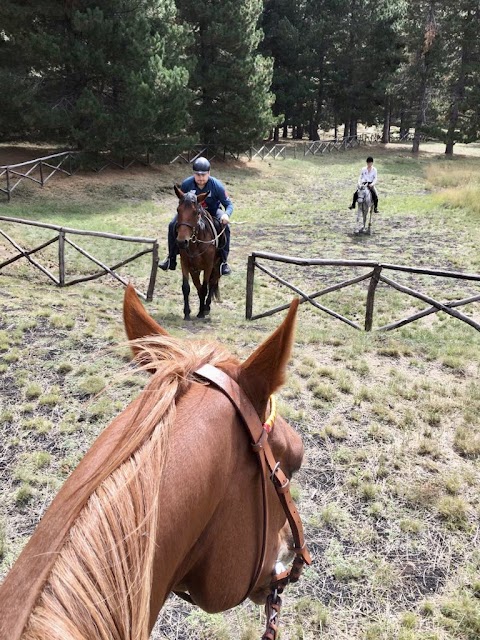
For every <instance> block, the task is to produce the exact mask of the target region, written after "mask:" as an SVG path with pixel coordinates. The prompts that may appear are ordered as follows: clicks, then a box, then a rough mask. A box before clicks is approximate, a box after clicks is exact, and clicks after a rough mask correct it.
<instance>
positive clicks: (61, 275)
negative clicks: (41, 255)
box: [58, 230, 65, 287]
mask: <svg viewBox="0 0 480 640" xmlns="http://www.w3.org/2000/svg"><path fill="white" fill-rule="evenodd" d="M58 280H59V285H60V286H61V287H64V286H65V231H63V230H60V233H59V234H58Z"/></svg>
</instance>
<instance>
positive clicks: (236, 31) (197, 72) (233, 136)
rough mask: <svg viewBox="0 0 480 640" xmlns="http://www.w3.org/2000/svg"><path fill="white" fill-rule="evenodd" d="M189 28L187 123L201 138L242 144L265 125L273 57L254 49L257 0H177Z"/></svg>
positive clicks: (267, 125)
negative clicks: (189, 111) (189, 115)
mask: <svg viewBox="0 0 480 640" xmlns="http://www.w3.org/2000/svg"><path fill="white" fill-rule="evenodd" d="M177 4H178V6H179V7H180V9H181V14H182V17H183V19H184V20H185V22H188V23H189V24H190V25H191V27H192V31H193V33H194V38H195V40H194V44H193V46H192V48H191V55H192V66H193V68H192V73H191V81H190V88H191V89H192V91H193V92H194V95H195V104H194V108H193V110H192V125H191V128H192V130H193V131H194V132H196V133H198V135H199V136H200V139H201V141H202V142H204V143H214V144H216V145H225V146H227V147H229V148H230V149H236V148H237V147H238V146H239V147H241V148H244V147H245V146H248V145H250V144H252V143H253V142H256V141H257V140H259V139H261V138H262V137H263V136H264V135H265V134H266V133H267V132H268V130H269V129H270V128H271V126H272V124H273V122H274V118H273V115H272V109H271V106H272V103H273V95H272V94H271V93H270V90H269V89H270V85H271V80H272V73H273V61H272V60H271V59H269V58H266V57H264V56H262V55H260V54H259V53H258V47H259V43H260V40H261V38H262V32H261V31H260V30H259V28H258V21H259V17H260V15H261V11H262V0H208V1H206V2H202V3H198V2H191V0H178V1H177Z"/></svg>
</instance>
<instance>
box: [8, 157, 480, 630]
mask: <svg viewBox="0 0 480 640" xmlns="http://www.w3.org/2000/svg"><path fill="white" fill-rule="evenodd" d="M370 152H372V155H374V157H375V159H376V165H377V166H378V169H379V175H380V178H381V182H380V185H379V190H380V196H381V200H380V204H381V211H382V213H381V215H380V216H379V217H378V219H377V220H376V222H375V228H374V231H375V233H374V235H373V236H372V237H370V238H362V239H361V241H359V239H358V238H355V237H353V236H352V235H351V231H352V227H353V224H352V223H353V220H352V218H351V214H350V213H349V212H348V211H347V209H346V207H347V205H348V201H349V197H350V195H351V194H350V192H351V189H352V187H353V185H354V183H355V180H356V177H357V173H358V169H359V167H360V166H361V165H362V163H363V161H364V157H363V156H364V155H365V150H361V151H360V152H352V153H351V154H343V155H340V154H339V155H336V156H329V157H328V158H326V157H325V158H319V159H311V160H307V161H297V162H295V161H290V160H289V161H286V162H276V163H275V162H272V163H270V164H268V163H261V162H258V163H252V164H249V165H244V164H242V163H234V164H229V165H227V166H224V165H221V164H218V165H216V166H215V169H216V171H215V174H216V175H218V177H220V178H222V179H223V180H224V181H225V182H226V183H227V187H228V189H229V191H230V192H231V195H232V197H233V199H234V201H235V203H236V205H237V210H236V212H235V217H234V220H236V221H237V222H244V223H245V224H243V225H237V226H235V225H234V226H233V230H232V234H233V243H232V244H233V249H232V260H231V263H232V266H233V269H234V272H233V274H232V276H230V278H229V279H227V278H225V279H224V282H222V289H223V298H224V302H223V304H222V305H216V306H214V308H213V310H212V316H211V319H210V320H209V321H207V322H205V323H200V322H192V323H185V322H184V321H183V320H182V317H181V291H180V282H179V280H180V277H179V275H177V273H167V274H165V273H163V272H159V277H158V282H157V289H156V297H155V300H154V302H153V303H152V304H151V305H149V306H148V308H149V311H150V312H151V313H152V314H153V316H154V317H155V318H156V319H157V320H158V321H159V322H160V323H161V324H163V325H164V326H165V327H166V328H167V329H168V330H169V331H171V332H172V333H174V334H175V335H179V336H184V337H185V338H188V337H190V336H192V335H195V336H198V335H202V336H207V335H208V336H211V337H212V338H216V339H219V340H220V341H222V342H224V343H225V344H226V345H227V346H228V347H229V348H230V349H231V350H232V351H233V352H235V353H236V354H237V355H239V356H240V357H244V356H247V355H248V354H249V353H250V352H251V350H252V348H254V347H255V346H256V345H257V344H258V343H259V342H260V341H261V340H262V339H263V338H264V337H265V336H266V335H267V334H268V333H269V332H270V331H271V330H272V329H273V328H274V327H275V326H276V324H277V322H278V320H279V319H278V318H275V317H273V318H266V319H264V320H258V321H254V322H247V321H246V320H245V319H244V291H245V263H246V256H247V254H248V253H249V252H250V251H251V250H252V249H257V250H271V251H275V252H278V253H287V254H290V255H304V256H311V257H332V258H334V257H348V258H355V257H358V258H361V257H362V258H369V259H379V260H383V261H388V262H396V263H413V264H418V263H421V264H424V265H426V266H436V267H446V268H448V267H455V268H460V269H464V270H465V271H475V270H477V271H478V270H480V263H479V257H478V246H479V244H480V242H479V241H480V237H479V233H480V231H479V230H478V225H477V226H475V224H474V223H473V222H472V221H470V217H469V216H471V215H473V214H472V213H471V212H470V210H469V209H468V208H465V210H464V209H462V210H458V211H457V213H456V214H455V215H454V216H453V215H445V210H444V208H443V207H442V206H441V205H440V204H438V202H437V200H436V196H435V194H433V195H432V194H431V193H430V191H429V189H431V188H432V186H433V185H434V184H436V182H435V181H437V184H438V186H443V185H442V181H444V180H445V177H444V176H443V174H442V176H440V175H439V174H437V173H436V170H435V171H433V169H431V168H429V167H431V166H432V157H433V156H432V154H431V153H428V154H427V153H425V154H421V155H420V157H419V158H418V159H413V158H411V157H410V156H409V155H408V154H407V153H405V152H403V151H402V150H401V148H399V147H393V146H392V145H390V148H389V149H386V150H385V149H380V148H378V149H374V150H373V151H372V150H369V153H370ZM433 162H434V163H436V165H435V166H437V167H438V166H444V165H443V164H441V162H442V161H441V160H440V158H434V160H433ZM461 162H462V163H463V164H462V165H461V171H463V172H465V171H467V170H469V169H468V168H469V167H470V168H471V171H476V164H475V163H476V160H475V159H472V161H471V162H472V163H473V164H472V165H470V160H467V159H462V160H461ZM458 166H460V162H459V163H458ZM424 170H426V171H427V172H428V173H427V176H428V182H427V181H426V179H425V178H424V177H423V171H424ZM447 173H448V175H449V176H450V175H451V172H450V170H449V171H448V172H447ZM183 175H184V169H183V167H157V168H152V169H148V170H139V169H134V170H132V171H129V172H120V171H111V172H110V173H103V174H93V175H86V174H85V175H82V176H79V177H77V178H73V179H66V180H60V181H58V182H56V183H55V182H53V181H52V182H51V183H50V186H49V187H48V188H45V189H44V190H43V191H39V190H33V189H32V190H26V191H25V193H24V194H22V195H20V196H19V197H18V199H17V200H15V201H13V202H12V204H11V205H10V206H8V207H7V206H5V207H3V211H4V212H5V213H8V214H9V215H12V214H13V215H19V216H20V215H21V217H25V216H26V211H28V212H29V215H31V216H32V217H35V218H37V219H42V220H45V221H51V222H55V223H57V224H67V223H68V226H73V227H76V226H78V227H83V228H99V229H100V228H101V229H105V230H115V231H119V230H123V231H124V232H125V233H129V234H138V235H144V236H159V235H160V236H163V234H164V231H165V226H166V224H167V222H168V220H169V219H170V217H171V215H172V212H173V210H174V207H175V197H174V196H173V195H172V193H171V190H170V187H171V184H172V183H173V181H174V180H179V179H180V178H181V177H182V176H183ZM449 179H450V178H449ZM451 179H452V180H453V178H451ZM458 184H460V182H458V181H457V182H455V181H453V182H452V184H451V185H450V187H452V186H453V187H455V186H456V185H458ZM450 187H449V188H450ZM462 206H464V207H467V206H468V203H467V204H465V203H464V205H462ZM462 221H463V222H462ZM462 225H463V226H462ZM11 231H12V227H9V232H11ZM14 237H17V236H15V235H14ZM19 239H21V240H22V242H24V243H25V246H31V244H30V243H32V242H34V241H35V243H36V244H39V242H40V241H41V240H42V239H40V240H39V239H38V238H35V239H33V238H31V237H30V236H29V234H28V232H26V231H25V232H24V235H22V236H21V237H20V238H19ZM0 246H1V249H0V251H2V252H4V253H7V254H8V251H9V249H8V247H7V246H6V245H0ZM98 250H99V251H104V253H103V254H100V255H103V256H104V257H105V259H106V260H107V261H108V260H109V259H116V258H117V257H118V256H116V255H115V252H117V251H118V252H119V251H121V250H122V249H121V248H120V249H119V248H116V247H115V245H111V246H109V247H108V248H107V247H100V245H99V246H98ZM45 254H46V257H45V259H52V260H53V257H52V256H51V255H49V254H48V251H47V252H45ZM2 255H3V253H2ZM75 268H78V270H79V271H82V270H87V269H88V268H89V267H88V266H87V265H86V264H80V262H78V263H77V265H76V267H75ZM275 270H276V268H275ZM279 272H280V273H281V275H282V277H287V279H291V281H292V282H294V283H295V284H296V285H297V286H299V287H300V288H303V289H305V290H307V291H316V290H319V289H321V288H322V287H323V286H326V284H331V283H332V282H337V281H341V280H342V279H346V278H347V277H351V272H350V273H347V272H346V271H342V270H337V272H335V270H333V269H330V270H320V269H314V268H310V269H306V270H303V271H302V270H300V269H299V268H297V267H292V268H290V267H287V268H285V270H283V269H282V270H279ZM123 273H124V275H128V277H130V278H132V279H133V281H134V283H135V284H137V285H138V286H139V287H140V288H145V284H146V281H147V273H148V267H147V265H146V263H143V264H142V263H139V265H137V266H135V265H131V266H130V267H129V268H127V269H125V270H124V271H123ZM402 281H405V282H406V283H407V284H409V283H410V284H412V285H415V288H420V289H421V290H424V291H425V292H428V293H430V294H431V295H437V296H439V297H440V298H445V299H454V298H455V297H466V296H467V295H469V294H472V293H471V292H472V291H474V290H475V286H474V285H473V284H461V283H456V284H455V286H452V283H451V282H450V281H449V282H441V281H440V282H433V281H432V280H431V279H428V278H426V277H425V278H424V277H419V278H416V279H413V280H411V279H409V278H408V277H405V279H404V280H402ZM0 290H1V291H2V299H1V301H0V308H1V314H0V372H1V376H0V385H1V390H2V394H1V396H0V441H1V442H2V443H3V445H2V447H1V449H0V452H1V453H0V468H1V469H2V483H1V487H0V491H1V496H2V499H1V501H0V505H1V506H0V556H1V560H2V565H1V570H2V572H5V571H6V570H7V569H8V567H9V566H10V565H11V564H12V562H13V561H14V558H15V557H16V556H17V555H18V553H19V551H20V549H21V547H22V546H23V544H24V543H25V542H26V540H27V539H28V536H29V535H30V534H31V532H32V530H33V527H34V526H35V523H36V522H37V521H38V518H39V516H40V515H41V512H42V511H43V509H44V508H45V505H46V504H48V503H49V501H50V500H51V498H52V496H53V495H54V493H55V492H56V491H57V490H58V486H59V484H60V483H61V482H62V481H63V479H64V478H65V477H66V476H67V475H68V473H70V471H71V470H72V469H73V468H74V467H75V465H76V463H77V462H78V459H79V458H80V457H81V455H82V454H83V453H84V452H85V451H86V450H87V449H88V447H89V446H90V444H91V442H92V440H93V439H94V437H95V436H96V435H97V434H98V433H99V431H100V430H101V429H102V428H103V427H104V426H105V424H107V423H108V421H109V420H110V419H111V418H112V417H113V415H115V414H116V413H118V411H120V410H121V409H122V407H123V406H125V404H126V402H128V400H129V399H130V398H131V397H133V396H134V395H135V394H136V390H137V388H138V386H137V384H138V383H137V382H134V381H131V380H130V381H129V380H128V379H123V380H122V382H121V383H118V384H114V383H113V382H114V379H115V377H116V375H117V373H118V371H119V370H120V369H121V368H122V367H123V366H124V365H125V362H126V359H127V355H126V351H125V349H122V348H121V349H119V350H116V351H115V350H114V351H112V347H113V346H114V345H117V344H120V343H122V342H123V340H124V335H123V330H122V326H121V299H122V293H123V290H122V287H121V286H119V285H118V283H116V282H113V281H111V280H110V279H107V278H105V279H103V280H102V281H99V282H92V283H89V284H85V285H81V286H79V287H76V288H72V289H64V290H57V289H55V288H54V287H52V286H50V285H49V284H45V283H44V281H43V280H42V278H41V276H40V273H39V272H37V271H34V270H33V269H32V268H31V267H29V266H26V265H21V264H20V263H17V264H16V266H12V267H10V268H8V269H6V270H4V271H3V272H0ZM476 290H477V291H478V287H477V289H476ZM365 293H366V290H365V287H364V286H363V285H357V286H356V287H355V288H352V289H351V290H348V289H347V290H344V291H342V292H336V293H335V294H331V295H329V296H328V297H326V298H325V301H323V300H322V303H323V302H325V304H326V305H327V306H331V307H332V308H334V309H336V310H337V311H339V312H340V313H345V314H346V315H348V316H349V317H350V318H355V319H356V321H358V322H360V323H361V322H362V319H363V314H364V304H365ZM472 295H473V294H472ZM377 297H378V301H377V310H376V312H377V314H378V315H376V323H378V324H379V323H380V322H389V321H392V320H393V319H395V318H400V317H403V316H404V315H408V313H411V312H412V309H416V308H417V307H418V305H417V303H416V302H413V303H412V302H411V301H409V300H408V299H407V298H405V297H403V296H400V295H399V294H396V293H392V292H390V291H389V290H388V289H387V288H385V287H379V289H378V293H377ZM290 298H291V293H290V292H286V291H285V290H284V289H282V287H280V286H279V285H277V284H274V283H272V282H271V281H269V280H268V279H267V278H266V277H264V276H261V275H260V274H258V275H257V276H256V289H255V307H256V309H258V310H260V309H266V308H268V307H269V306H275V305H276V304H280V303H281V302H284V301H288V300H289V299H290ZM327 298H328V299H327ZM420 306H421V305H420ZM469 313H471V314H472V315H474V316H475V317H477V318H478V317H479V305H478V303H477V305H476V306H475V305H472V306H471V307H470V310H469ZM479 346H480V337H479V335H478V333H477V332H476V331H475V330H474V329H472V328H471V327H467V326H466V325H463V324H462V323H460V322H458V321H457V320H454V319H451V318H448V319H442V316H441V315H438V314H434V315H432V316H428V317H427V318H424V319H423V320H421V321H419V322H418V323H415V324H412V325H407V326H406V327H404V328H402V329H399V330H397V331H396V332H394V333H391V334H378V333H372V334H364V333H360V332H356V331H355V330H353V329H350V328H349V327H347V326H345V325H342V324H339V323H338V322H336V321H335V320H333V319H331V318H330V317H328V316H326V315H324V314H321V313H320V312H318V311H314V310H313V309H312V308H308V305H306V304H305V305H302V306H301V308H300V312H299V322H298V333H297V342H296V345H295V350H294V359H293V361H292V363H291V365H290V369H289V373H290V376H289V382H288V384H287V386H286V387H285V389H284V390H283V391H282V393H281V397H280V408H281V410H282V413H283V414H284V415H285V416H286V417H287V418H288V419H289V420H290V421H291V422H292V423H293V424H294V425H295V426H296V427H297V428H298V429H299V430H300V431H301V432H302V435H303V437H304V441H305V446H306V459H305V464H304V467H303V468H302V470H301V471H300V473H299V475H298V484H297V487H296V494H297V496H298V498H297V499H298V501H299V505H300V510H301V513H302V515H303V516H304V519H305V522H306V532H307V538H308V541H309V545H310V547H311V549H312V552H313V555H314V560H315V561H314V564H313V566H312V567H311V568H310V569H308V570H307V571H306V573H305V576H304V580H303V581H301V582H300V583H299V584H298V585H297V586H295V587H293V588H291V589H290V590H289V592H288V593H287V594H286V596H285V598H284V601H285V606H284V611H283V615H282V619H283V623H282V639H283V640H313V639H316V638H318V637H319V636H321V637H322V638H325V639H326V640H329V639H332V640H333V639H334V638H335V640H353V639H358V640H391V639H398V640H400V639H401V640H434V639H436V640H447V639H449V640H450V639H452V640H454V639H455V640H456V639H459V640H473V638H477V637H478V621H479V598H478V593H479V588H478V575H479V569H480V554H479V552H478V519H479V515H480V504H479V497H478V483H479V480H480V468H479V464H480V463H479V460H480V427H479V421H478V415H479V413H480V390H479V364H480V356H479V353H480V349H479ZM102 389H103V391H102ZM99 392H100V394H99V395H97V394H98V393H99ZM475 585H477V586H475ZM261 628H262V620H261V614H260V613H259V610H258V608H256V607H253V605H250V604H245V605H242V606H241V607H238V608H237V609H235V610H234V611H231V612H228V613H226V614H224V615H218V616H207V615H206V614H204V613H202V612H199V611H196V610H194V609H193V608H191V607H190V606H189V605H186V604H185V603H183V602H180V601H179V600H177V599H176V598H174V597H172V598H171V599H170V600H169V601H168V603H167V606H166V607H165V608H164V610H163V612H162V615H161V618H160V620H159V623H158V625H157V628H156V630H155V632H154V637H155V638H156V639H159V638H168V639H169V640H172V639H173V638H176V639H177V638H178V639H179V640H183V639H186V638H189V639H192V640H199V639H205V640H207V639H208V640H223V639H225V640H227V639H228V638H235V639H238V638H240V639H241V640H253V638H256V637H258V636H259V635H260V630H261Z"/></svg>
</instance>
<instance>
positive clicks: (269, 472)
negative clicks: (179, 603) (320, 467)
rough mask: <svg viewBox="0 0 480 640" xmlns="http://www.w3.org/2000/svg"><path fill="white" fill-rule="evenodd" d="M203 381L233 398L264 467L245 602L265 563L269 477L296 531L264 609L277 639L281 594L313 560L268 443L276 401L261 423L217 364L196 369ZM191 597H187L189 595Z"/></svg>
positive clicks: (269, 636)
mask: <svg viewBox="0 0 480 640" xmlns="http://www.w3.org/2000/svg"><path fill="white" fill-rule="evenodd" d="M195 374H196V376H198V377H199V378H200V379H201V380H204V381H208V382H210V383H211V384H213V385H214V386H215V387H217V388H218V389H219V390H220V391H222V392H223V393H224V395H225V396H227V398H228V399H229V400H230V401H231V403H232V404H233V406H234V407H235V409H236V410H237V413H238V414H239V416H240V417H241V419H242V422H243V424H244V426H245V428H246V429H247V432H248V434H249V435H250V438H251V445H252V449H253V451H254V452H255V453H256V454H257V456H258V460H259V463H260V466H261V469H262V494H263V541H262V548H261V552H260V554H259V560H258V563H257V567H256V570H255V572H254V574H253V577H252V580H251V583H250V586H249V588H248V591H247V593H246V594H245V596H244V598H243V599H242V601H243V600H244V599H245V598H247V597H248V596H249V595H250V594H251V593H252V592H253V591H254V590H255V589H256V588H257V587H258V586H259V585H258V583H259V580H260V577H261V575H262V573H263V568H264V564H265V555H266V546H267V540H266V537H267V532H268V508H267V478H268V477H270V480H271V481H272V482H273V485H274V487H275V490H276V492H277V495H278V498H279V500H280V503H281V505H282V507H283V510H284V512H285V515H286V517H287V520H288V522H289V524H290V528H291V530H292V534H293V540H294V545H295V546H294V548H293V549H292V551H293V552H294V553H295V558H294V560H293V564H292V567H291V568H290V569H287V570H284V571H282V572H281V573H276V574H275V575H274V576H273V578H272V581H271V583H270V594H269V595H268V597H267V601H266V605H265V611H266V615H267V622H266V630H265V633H264V634H263V636H262V640H276V638H277V630H278V616H279V612H280V607H281V598H280V597H279V594H280V593H282V591H283V590H284V588H285V587H286V586H287V585H288V584H289V583H290V582H296V581H297V580H298V579H299V577H300V575H301V573H302V570H303V566H304V564H307V565H309V564H311V562H312V560H311V557H310V553H309V551H308V549H307V546H306V543H305V538H304V534H303V526H302V521H301V519H300V515H299V514H298V511H297V509H296V507H295V503H294V502H293V499H292V496H291V494H290V487H289V485H290V480H289V479H288V478H287V476H286V475H285V474H284V473H283V471H282V470H281V468H280V463H279V462H277V461H276V460H275V456H274V454H273V451H272V449H271V447H270V444H269V442H268V436H269V433H270V432H271V431H272V429H273V428H274V423H275V412H276V409H275V401H274V399H272V398H273V396H272V398H271V400H270V409H271V413H270V416H269V418H268V419H267V420H266V421H265V422H264V423H262V421H261V420H260V418H259V416H258V413H257V412H256V410H255V408H254V407H253V405H252V403H251V402H250V400H249V398H248V397H247V395H246V394H245V392H244V391H243V389H242V388H241V387H240V386H239V385H238V384H237V383H236V382H235V380H233V379H232V378H231V377H230V376H229V375H227V374H226V373H224V372H223V371H221V370H220V369H217V368H216V367H214V366H212V365H210V364H205V365H203V366H202V367H200V368H199V369H197V370H196V372H195ZM187 599H188V598H187Z"/></svg>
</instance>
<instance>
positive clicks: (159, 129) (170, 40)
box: [2, 0, 188, 153]
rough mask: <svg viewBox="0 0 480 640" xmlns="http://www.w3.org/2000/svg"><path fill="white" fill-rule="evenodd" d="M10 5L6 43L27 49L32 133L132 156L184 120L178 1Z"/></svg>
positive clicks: (23, 54) (42, 0)
mask: <svg viewBox="0 0 480 640" xmlns="http://www.w3.org/2000/svg"><path fill="white" fill-rule="evenodd" d="M18 9H20V11H19V10H18ZM4 11H5V13H6V15H7V17H8V20H6V21H5V22H4V25H5V26H4V48H5V49H6V50H8V53H9V55H10V58H12V57H15V56H16V55H20V59H21V69H22V70H23V73H24V76H23V79H24V81H25V86H26V87H27V88H28V92H30V94H31V95H30V97H31V101H30V103H29V104H27V103H26V102H25V100H23V110H22V113H21V120H22V123H23V126H24V127H25V128H26V130H27V132H29V133H30V136H36V137H37V138H42V139H46V140H51V141H53V140H54V141H58V142H60V143H63V144H66V143H69V144H70V145H73V146H78V147H80V148H82V149H85V150H90V151H99V150H110V151H113V152H115V153H126V152H130V153H131V152H143V151H146V150H147V148H148V147H151V146H152V144H154V143H155V141H157V140H159V139H162V138H164V137H166V136H168V135H169V134H172V135H175V134H178V133H179V131H181V129H182V127H184V125H185V120H186V110H187V106H188V92H187V88H186V85H187V78H188V74H187V72H186V69H185V68H184V67H183V66H182V65H179V64H178V62H177V60H178V58H181V54H182V50H181V44H179V43H181V41H182V37H181V36H182V29H181V28H180V27H179V26H178V25H177V24H176V22H175V17H176V11H175V6H174V2H173V0H121V1H117V0H104V2H102V3H101V7H100V5H99V4H98V2H92V1H89V0H68V1H63V0H37V1H36V2H35V3H29V2H26V1H25V0H23V1H20V2H15V4H13V3H12V2H10V1H9V0H7V4H6V5H3V9H2V13H3V12H4ZM17 68H18V67H17ZM28 92H27V93H28ZM17 103H18V101H17ZM16 106H17V108H18V106H19V105H18V104H17V105H16Z"/></svg>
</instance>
